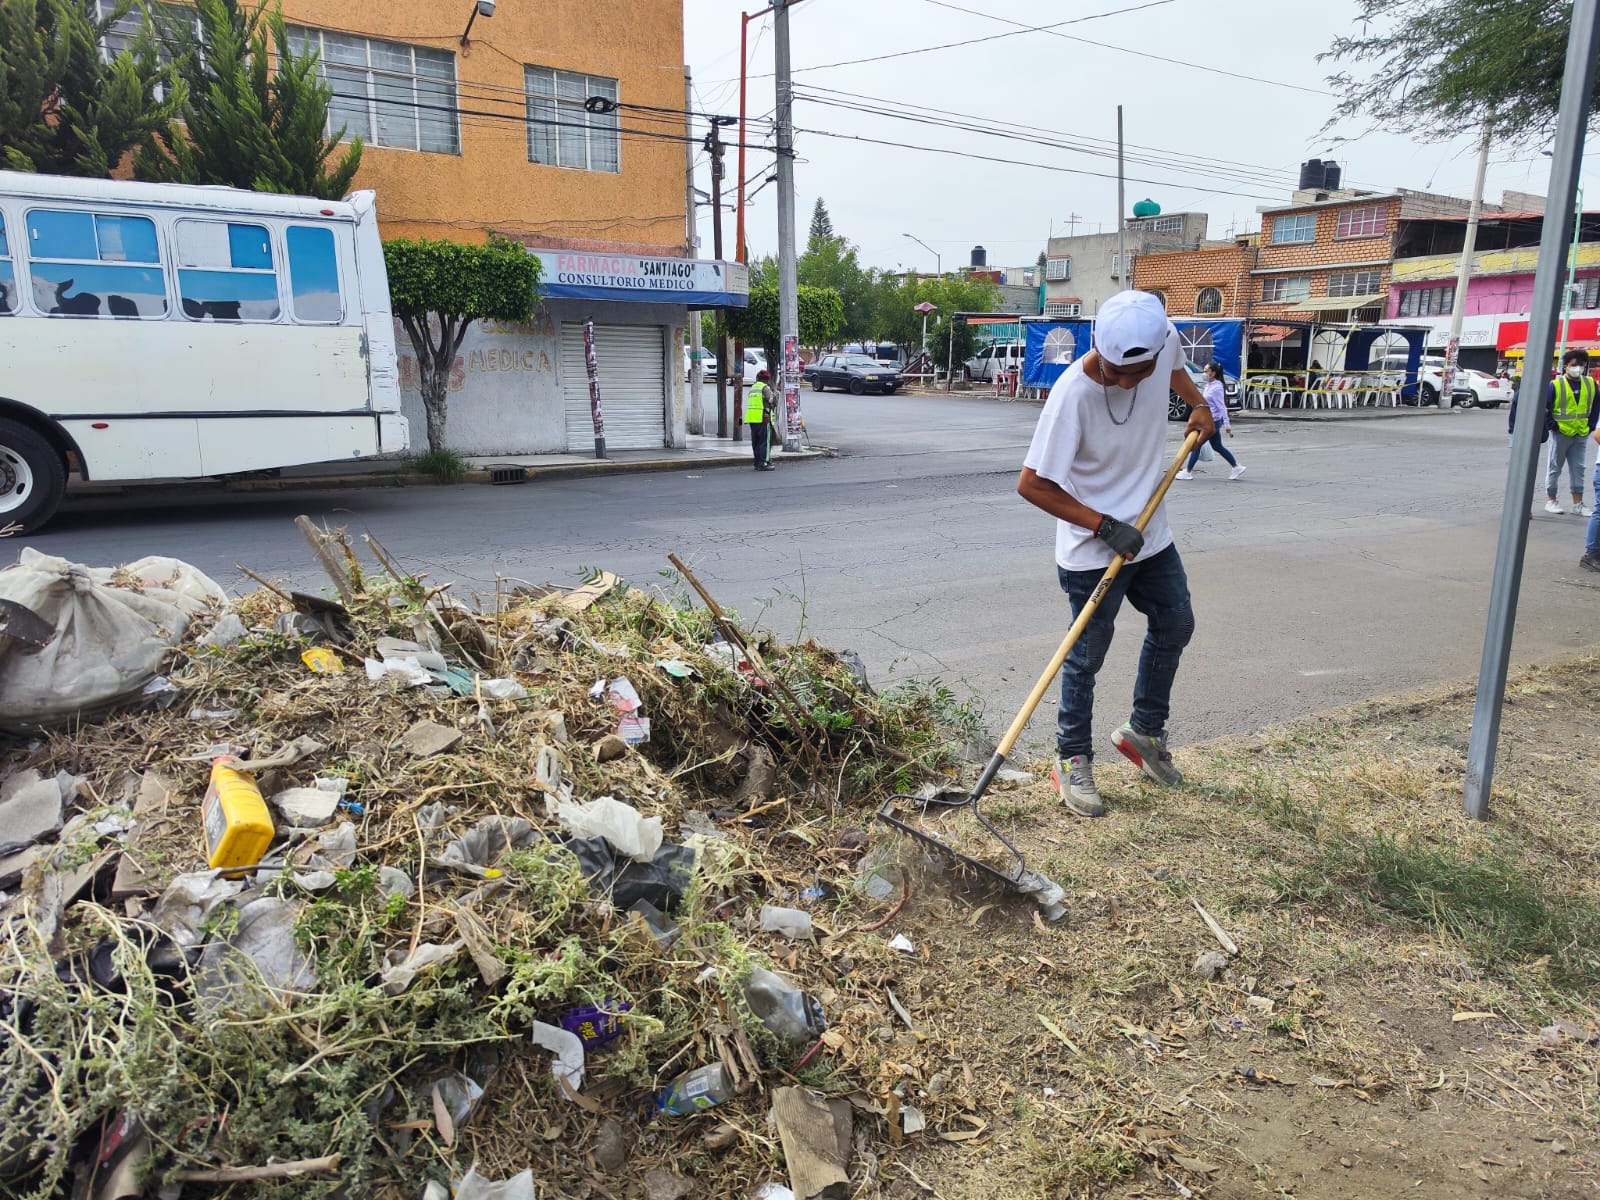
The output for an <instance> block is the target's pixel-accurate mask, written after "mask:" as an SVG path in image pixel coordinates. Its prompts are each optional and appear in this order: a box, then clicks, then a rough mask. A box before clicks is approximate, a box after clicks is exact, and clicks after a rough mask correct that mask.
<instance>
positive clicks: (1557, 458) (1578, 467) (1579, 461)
mask: <svg viewBox="0 0 1600 1200" xmlns="http://www.w3.org/2000/svg"><path fill="white" fill-rule="evenodd" d="M1561 367H1562V370H1561V374H1560V375H1558V376H1557V377H1556V378H1554V379H1552V380H1551V381H1550V385H1549V390H1548V391H1547V393H1546V405H1547V408H1548V411H1549V417H1548V420H1549V422H1550V433H1551V435H1552V436H1551V438H1550V466H1549V469H1548V470H1547V471H1546V472H1545V478H1544V491H1545V496H1546V500H1545V503H1544V510H1545V512H1547V513H1560V512H1562V511H1563V509H1562V507H1561V505H1560V504H1559V503H1558V502H1557V500H1556V487H1557V486H1558V485H1559V484H1560V482H1561V468H1562V467H1563V466H1564V467H1566V469H1567V484H1568V486H1569V487H1570V488H1571V489H1572V511H1573V512H1575V513H1578V514H1580V515H1581V516H1585V517H1587V516H1589V515H1590V512H1591V510H1590V509H1589V508H1587V507H1585V506H1584V503H1583V467H1584V461H1583V456H1584V452H1585V451H1586V450H1587V449H1588V446H1589V438H1590V436H1591V435H1592V434H1593V433H1594V430H1595V419H1596V418H1597V417H1600V406H1597V405H1596V404H1595V382H1594V379H1593V378H1592V377H1591V376H1590V375H1589V352H1588V351H1587V350H1568V351H1567V352H1566V353H1565V354H1564V355H1562V356H1561Z"/></svg>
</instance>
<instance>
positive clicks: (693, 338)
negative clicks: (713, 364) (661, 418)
mask: <svg viewBox="0 0 1600 1200" xmlns="http://www.w3.org/2000/svg"><path fill="white" fill-rule="evenodd" d="M683 112H684V118H683V132H684V133H685V134H687V135H688V136H687V137H685V138H684V139H683V156H684V158H685V160H686V170H685V172H684V174H685V190H684V197H683V215H684V224H685V226H686V228H685V230H684V238H685V240H684V250H685V252H686V253H687V254H688V255H689V257H690V258H699V257H700V219H699V217H698V216H697V215H696V213H695V202H694V77H693V75H691V73H690V72H689V71H688V70H687V69H686V70H685V71H684V72H683ZM685 319H686V321H687V323H688V326H689V328H688V329H687V330H686V331H685V332H686V333H688V335H689V419H688V420H687V421H686V422H685V424H686V425H687V427H688V430H689V432H690V433H697V434H698V433H704V432H705V431H706V409H705V400H704V396H703V390H704V389H703V388H702V387H701V380H702V378H703V377H704V375H705V372H704V371H703V370H701V369H700V352H701V347H700V314H699V312H698V311H696V310H694V309H690V310H689V312H688V313H687V314H686V317H685Z"/></svg>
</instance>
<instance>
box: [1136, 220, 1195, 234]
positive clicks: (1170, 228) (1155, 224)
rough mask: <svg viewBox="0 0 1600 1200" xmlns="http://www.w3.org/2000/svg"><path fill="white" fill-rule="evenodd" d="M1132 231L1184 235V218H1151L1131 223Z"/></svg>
mask: <svg viewBox="0 0 1600 1200" xmlns="http://www.w3.org/2000/svg"><path fill="white" fill-rule="evenodd" d="M1129 228H1131V229H1143V230H1145V231H1147V232H1149V233H1182V232H1183V218H1182V217H1151V218H1149V219H1148V220H1144V221H1132V222H1129Z"/></svg>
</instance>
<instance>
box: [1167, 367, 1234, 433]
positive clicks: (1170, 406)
mask: <svg viewBox="0 0 1600 1200" xmlns="http://www.w3.org/2000/svg"><path fill="white" fill-rule="evenodd" d="M1183 365H1184V369H1185V370H1187V371H1188V372H1189V378H1190V379H1192V380H1194V386H1195V387H1197V388H1199V389H1200V390H1201V391H1202V392H1204V391H1205V390H1206V373H1205V372H1204V371H1203V370H1201V369H1200V368H1199V367H1197V366H1195V365H1194V364H1193V363H1192V362H1190V361H1189V360H1188V359H1184V360H1183ZM1222 394H1223V395H1224V396H1225V397H1226V398H1227V402H1228V407H1229V408H1231V409H1238V408H1242V407H1244V400H1243V398H1242V397H1241V396H1240V395H1239V380H1238V379H1237V377H1235V376H1233V375H1229V374H1227V373H1226V372H1224V373H1223V376H1222ZM1188 419H1189V404H1188V401H1186V400H1184V398H1183V397H1182V396H1180V395H1178V393H1177V392H1168V393H1167V420H1169V421H1187V420H1188Z"/></svg>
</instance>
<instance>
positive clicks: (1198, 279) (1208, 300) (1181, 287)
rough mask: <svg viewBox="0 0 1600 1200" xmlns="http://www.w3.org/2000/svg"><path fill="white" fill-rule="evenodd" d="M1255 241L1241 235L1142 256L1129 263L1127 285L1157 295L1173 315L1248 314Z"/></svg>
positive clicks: (1221, 315) (1225, 315)
mask: <svg viewBox="0 0 1600 1200" xmlns="http://www.w3.org/2000/svg"><path fill="white" fill-rule="evenodd" d="M1255 242H1256V236H1255V235H1254V234H1246V235H1243V236H1241V237H1238V238H1235V239H1234V240H1233V241H1231V242H1209V243H1206V244H1204V245H1202V246H1201V247H1200V248H1199V249H1197V250H1179V251H1173V252H1169V253H1159V252H1158V253H1146V254H1142V255H1140V256H1139V257H1138V258H1136V259H1135V260H1134V263H1133V286H1134V287H1136V288H1138V289H1139V290H1140V291H1145V292H1155V293H1156V294H1157V295H1159V296H1161V298H1162V300H1163V301H1164V302H1165V304H1166V306H1167V312H1169V313H1170V314H1172V315H1173V316H1175V317H1245V316H1249V315H1250V301H1251V289H1252V280H1251V278H1250V270H1251V268H1252V267H1254V266H1255V262H1256V246H1255Z"/></svg>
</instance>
